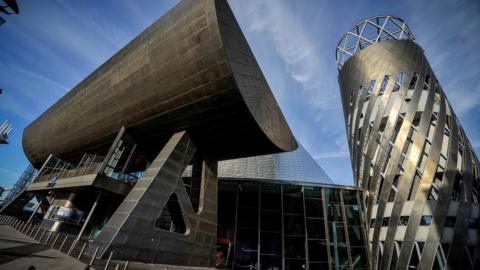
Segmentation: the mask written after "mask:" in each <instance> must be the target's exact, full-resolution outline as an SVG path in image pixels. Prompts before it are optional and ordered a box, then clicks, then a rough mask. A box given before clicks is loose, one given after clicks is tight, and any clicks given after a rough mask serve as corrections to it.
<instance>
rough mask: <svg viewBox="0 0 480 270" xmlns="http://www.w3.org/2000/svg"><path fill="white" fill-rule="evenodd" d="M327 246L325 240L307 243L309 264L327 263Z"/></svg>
mask: <svg viewBox="0 0 480 270" xmlns="http://www.w3.org/2000/svg"><path fill="white" fill-rule="evenodd" d="M327 250H328V246H327V242H326V241H325V240H309V241H308V259H309V261H310V262H328V251H327Z"/></svg>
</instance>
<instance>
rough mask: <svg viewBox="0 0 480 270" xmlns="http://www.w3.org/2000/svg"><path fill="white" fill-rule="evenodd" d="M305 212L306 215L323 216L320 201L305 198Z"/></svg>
mask: <svg viewBox="0 0 480 270" xmlns="http://www.w3.org/2000/svg"><path fill="white" fill-rule="evenodd" d="M305 212H306V214H307V217H319V218H323V205H322V201H320V200H314V199H305Z"/></svg>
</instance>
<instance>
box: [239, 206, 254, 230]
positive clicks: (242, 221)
mask: <svg viewBox="0 0 480 270" xmlns="http://www.w3.org/2000/svg"><path fill="white" fill-rule="evenodd" d="M237 225H238V227H239V228H257V227H258V208H257V209H254V208H239V209H238V223H237Z"/></svg>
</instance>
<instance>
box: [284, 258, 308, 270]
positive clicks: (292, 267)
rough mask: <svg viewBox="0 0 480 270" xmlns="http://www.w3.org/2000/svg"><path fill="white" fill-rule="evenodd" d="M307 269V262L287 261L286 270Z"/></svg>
mask: <svg viewBox="0 0 480 270" xmlns="http://www.w3.org/2000/svg"><path fill="white" fill-rule="evenodd" d="M302 269H306V265H305V260H303V259H302V260H296V259H290V260H285V270H302Z"/></svg>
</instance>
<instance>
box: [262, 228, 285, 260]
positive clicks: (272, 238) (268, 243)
mask: <svg viewBox="0 0 480 270" xmlns="http://www.w3.org/2000/svg"><path fill="white" fill-rule="evenodd" d="M281 249H282V235H281V233H270V232H269V233H261V235H260V254H262V255H279V256H280V255H281V254H282V252H281Z"/></svg>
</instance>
